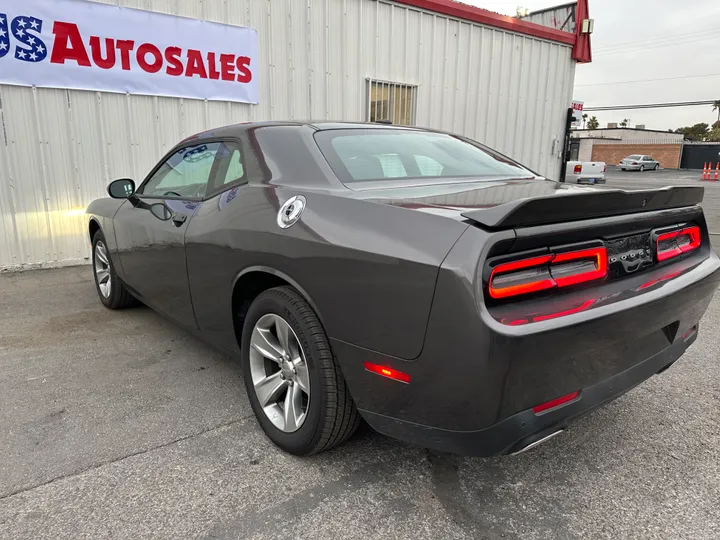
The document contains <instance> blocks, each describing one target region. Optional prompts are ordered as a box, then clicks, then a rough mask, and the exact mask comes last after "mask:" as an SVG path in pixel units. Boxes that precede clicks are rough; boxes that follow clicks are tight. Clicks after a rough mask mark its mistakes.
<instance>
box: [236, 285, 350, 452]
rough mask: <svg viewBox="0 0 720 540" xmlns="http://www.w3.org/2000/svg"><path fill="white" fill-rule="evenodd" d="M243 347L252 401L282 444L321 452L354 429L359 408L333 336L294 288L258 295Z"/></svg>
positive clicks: (270, 432) (272, 437)
mask: <svg viewBox="0 0 720 540" xmlns="http://www.w3.org/2000/svg"><path fill="white" fill-rule="evenodd" d="M241 347H242V371H243V379H244V381H245V388H246V389H247V393H248V398H249V400H250V405H251V406H252V409H253V412H254V413H255V416H256V418H257V419H258V422H259V423H260V426H261V427H262V428H263V431H265V434H266V435H267V436H268V437H269V438H270V440H272V441H273V442H274V443H275V444H276V445H277V446H279V447H280V448H282V449H283V450H285V451H286V452H290V453H292V454H296V455H308V454H315V453H318V452H321V451H323V450H327V449H328V448H332V447H333V446H336V445H338V444H340V443H342V442H344V441H345V440H346V439H347V438H348V437H350V436H351V435H352V434H353V433H354V432H355V430H356V429H357V427H358V425H359V424H360V415H359V414H358V411H357V409H356V408H355V404H354V403H353V401H352V398H351V397H350V392H349V391H348V388H347V385H346V383H345V379H344V378H343V376H342V373H341V371H340V368H339V366H338V365H337V362H336V360H335V358H334V356H333V353H332V350H331V349H330V344H329V342H328V339H327V336H326V335H325V332H324V330H323V328H322V326H321V324H320V321H319V320H318V318H317V315H316V314H315V312H314V311H313V310H312V308H311V307H310V305H309V304H308V303H307V302H306V301H305V299H304V298H303V297H302V296H300V295H299V294H298V293H297V291H295V289H292V288H291V287H278V288H275V289H269V290H267V291H265V292H263V293H261V294H260V295H259V296H258V297H257V298H256V299H255V301H254V302H253V303H252V305H251V306H250V309H249V310H248V313H247V316H246V317H245V322H244V326H243V332H242V345H241Z"/></svg>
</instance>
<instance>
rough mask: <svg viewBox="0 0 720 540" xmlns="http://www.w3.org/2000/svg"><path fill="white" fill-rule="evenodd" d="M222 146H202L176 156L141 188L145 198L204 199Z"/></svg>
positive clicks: (188, 149) (185, 148) (190, 148)
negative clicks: (147, 196) (152, 196)
mask: <svg viewBox="0 0 720 540" xmlns="http://www.w3.org/2000/svg"><path fill="white" fill-rule="evenodd" d="M221 144H222V143H209V144H199V145H195V146H187V147H184V148H182V149H180V150H178V151H177V152H175V153H174V154H173V155H172V156H170V158H169V159H167V160H166V161H165V162H164V163H163V164H162V166H161V167H160V168H159V169H158V170H157V171H155V174H153V176H152V177H151V178H150V180H148V182H147V183H146V184H145V186H144V187H143V188H142V193H143V194H145V195H154V196H168V197H189V198H195V197H203V196H204V195H205V192H206V189H207V184H208V181H209V180H210V172H211V171H212V167H213V163H214V162H215V156H216V154H217V152H218V149H219V147H220V145H221Z"/></svg>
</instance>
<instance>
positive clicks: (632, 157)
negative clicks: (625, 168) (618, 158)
mask: <svg viewBox="0 0 720 540" xmlns="http://www.w3.org/2000/svg"><path fill="white" fill-rule="evenodd" d="M641 157H642V156H628V157H626V158H625V159H640V158H641Z"/></svg>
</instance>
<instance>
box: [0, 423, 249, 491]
mask: <svg viewBox="0 0 720 540" xmlns="http://www.w3.org/2000/svg"><path fill="white" fill-rule="evenodd" d="M252 417H253V415H252V414H246V415H245V416H242V417H240V418H236V419H235V420H230V421H229V422H224V423H222V424H218V425H216V426H213V427H209V428H206V429H203V430H200V431H198V432H196V433H191V434H190V435H183V436H182V437H178V438H177V439H173V440H172V441H168V442H166V443H162V444H158V445H156V446H152V447H150V448H145V449H143V450H138V451H137V452H132V453H130V454H126V455H124V456H120V457H117V458H114V459H110V460H108V461H103V462H101V463H95V464H93V465H90V466H89V467H85V468H84V469H80V470H76V471H73V472H70V473H67V474H63V475H60V476H56V477H55V478H51V479H50V480H47V481H45V482H40V483H38V484H34V485H31V486H26V487H22V488H20V489H17V490H15V491H12V492H10V493H7V494H0V501H4V500H5V499H9V498H10V497H14V496H15V495H20V494H22V493H26V492H28V491H32V490H34V489H37V488H40V487H43V486H46V485H48V484H52V483H53V482H57V481H58V480H64V479H66V478H72V477H73V476H78V475H80V474H83V473H86V472H88V471H93V470H95V469H99V468H100V467H104V466H105V465H111V464H113V463H117V462H118V461H123V460H125V459H128V458H131V457H135V456H141V455H143V454H147V453H149V452H152V451H154V450H160V449H162V448H167V447H168V446H172V445H173V444H177V443H180V442H183V441H187V440H189V439H193V438H195V437H199V436H200V435H205V434H206V433H210V432H211V431H215V430H218V429H222V428H225V427H228V426H232V425H234V424H238V423H240V422H243V421H245V420H248V419H250V418H252Z"/></svg>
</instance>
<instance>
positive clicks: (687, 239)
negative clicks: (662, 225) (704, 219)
mask: <svg viewBox="0 0 720 540" xmlns="http://www.w3.org/2000/svg"><path fill="white" fill-rule="evenodd" d="M701 243H702V238H701V235H700V227H697V226H695V227H686V228H684V229H680V230H678V231H671V232H667V233H663V234H660V235H658V237H657V244H656V245H657V259H658V261H666V260H668V259H672V258H673V257H677V256H678V255H682V254H683V253H688V252H690V251H693V250H695V249H697V248H699V247H700V244H701Z"/></svg>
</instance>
